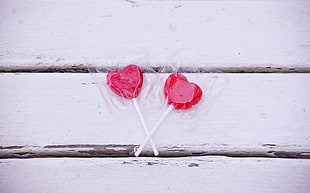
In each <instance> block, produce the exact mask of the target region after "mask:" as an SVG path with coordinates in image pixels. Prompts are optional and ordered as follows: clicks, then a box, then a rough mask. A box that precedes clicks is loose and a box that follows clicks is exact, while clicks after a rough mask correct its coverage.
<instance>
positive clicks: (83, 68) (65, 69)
mask: <svg viewBox="0 0 310 193" xmlns="http://www.w3.org/2000/svg"><path fill="white" fill-rule="evenodd" d="M121 66H123V65H120V66H119V67H118V68H122V67H121ZM248 66H252V65H248ZM96 69H100V72H103V73H107V72H109V71H111V70H115V69H117V67H88V65H84V64H78V65H67V66H66V65H64V66H53V65H50V66H49V65H47V66H40V67H35V66H31V67H26V66H23V67H20V66H9V67H4V66H0V73H88V72H95V71H96ZM142 70H143V72H144V73H172V72H178V73H310V67H296V66H295V65H291V66H289V65H287V66H286V67H280V66H279V67H277V66H274V65H266V66H264V67H257V66H256V65H253V67H203V66H202V67H190V66H188V67H179V68H177V69H175V68H172V67H171V66H165V65H162V66H160V65H157V66H150V67H143V66H142Z"/></svg>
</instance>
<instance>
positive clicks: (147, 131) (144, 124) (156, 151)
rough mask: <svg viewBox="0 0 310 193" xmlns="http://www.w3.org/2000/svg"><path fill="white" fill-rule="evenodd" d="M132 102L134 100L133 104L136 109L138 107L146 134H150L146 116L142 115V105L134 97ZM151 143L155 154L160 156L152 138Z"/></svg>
mask: <svg viewBox="0 0 310 193" xmlns="http://www.w3.org/2000/svg"><path fill="white" fill-rule="evenodd" d="M132 102H133V104H134V106H135V109H136V111H137V113H138V116H139V119H140V122H141V124H142V126H143V128H144V131H145V134H146V135H149V130H148V128H147V125H146V123H145V120H144V117H143V115H142V113H141V110H140V107H139V105H138V103H137V100H136V98H133V99H132ZM150 144H151V146H152V149H153V152H154V155H155V156H158V154H159V153H158V150H157V148H156V146H155V144H154V142H153V140H152V139H150Z"/></svg>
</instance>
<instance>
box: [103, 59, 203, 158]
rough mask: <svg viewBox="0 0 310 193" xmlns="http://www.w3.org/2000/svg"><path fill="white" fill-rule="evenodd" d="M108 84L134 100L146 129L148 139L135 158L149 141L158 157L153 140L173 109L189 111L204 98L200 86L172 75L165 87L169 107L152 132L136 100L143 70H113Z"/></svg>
mask: <svg viewBox="0 0 310 193" xmlns="http://www.w3.org/2000/svg"><path fill="white" fill-rule="evenodd" d="M107 83H108V85H109V87H110V88H111V90H112V91H113V92H115V93H116V94H117V95H119V96H121V97H124V98H128V99H131V100H132V102H133V104H134V107H135V109H136V111H137V114H138V116H139V119H140V122H141V124H142V126H143V128H144V131H145V134H146V138H145V139H144V141H143V142H142V143H141V145H140V147H139V148H138V150H137V151H136V152H135V156H137V157H138V156H139V155H140V153H141V152H142V150H143V148H144V147H145V145H146V144H147V142H148V141H150V144H151V146H152V149H153V152H154V155H155V156H158V155H159V153H158V150H157V148H156V146H155V144H154V142H153V140H152V139H151V137H152V136H153V134H154V133H155V131H156V130H157V129H158V128H159V126H160V125H161V123H162V122H163V121H164V120H165V118H166V117H167V116H168V114H169V113H170V112H171V111H172V110H173V108H174V109H176V110H185V109H189V108H191V107H192V106H194V105H196V104H197V103H198V102H199V101H200V99H201V97H202V90H201V88H200V87H199V86H198V85H196V84H195V83H191V82H188V80H187V78H186V77H185V76H184V75H182V74H179V73H173V74H171V75H170V76H169V77H168V78H167V80H166V82H165V85H164V95H165V97H166V99H167V104H168V105H169V107H168V108H167V110H166V111H165V112H164V113H163V114H162V116H161V117H160V119H159V120H158V121H157V123H156V124H155V125H154V127H153V128H152V130H151V131H149V129H148V126H147V124H146V122H145V119H144V117H143V115H142V113H141V110H140V107H139V104H138V102H137V99H136V98H137V96H138V95H139V93H140V91H141V88H142V84H143V74H142V70H141V69H140V68H139V67H138V66H136V65H128V66H126V67H125V68H124V69H123V70H113V71H111V72H109V73H108V75H107Z"/></svg>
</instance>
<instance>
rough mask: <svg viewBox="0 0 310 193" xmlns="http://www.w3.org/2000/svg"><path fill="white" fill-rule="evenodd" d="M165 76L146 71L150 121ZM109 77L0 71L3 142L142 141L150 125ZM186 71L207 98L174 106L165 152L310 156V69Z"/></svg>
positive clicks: (159, 108) (162, 137) (145, 108)
mask: <svg viewBox="0 0 310 193" xmlns="http://www.w3.org/2000/svg"><path fill="white" fill-rule="evenodd" d="M97 76H99V77H97ZM167 76H168V74H145V75H144V77H145V84H144V86H143V88H142V92H141V95H140V96H139V98H138V102H139V103H140V106H141V110H142V112H143V113H144V115H145V118H146V122H147V124H148V126H149V127H151V126H152V125H154V124H155V122H156V121H157V119H158V118H159V117H160V115H161V113H162V112H163V111H164V110H165V108H166V107H165V105H164V100H163V95H162V92H163V91H162V85H163V83H164V81H165V78H166V77H167ZM104 77H105V74H99V73H98V74H95V75H91V76H90V75H88V74H46V73H45V74H38V73H35V74H27V73H26V74H10V73H4V74H0V90H1V95H0V109H1V110H0V117H1V119H0V131H1V133H0V146H2V147H7V146H29V147H33V146H39V147H41V149H40V148H39V150H40V151H42V150H43V149H42V148H43V147H44V146H46V145H70V144H71V145H74V144H78V145H79V144H80V145H87V144H97V145H109V144H114V145H134V146H135V145H137V144H140V143H141V142H142V141H143V139H144V131H143V129H142V127H141V125H140V123H139V119H138V117H137V115H136V113H135V110H134V107H133V105H132V103H131V102H130V101H128V100H125V99H124V100H122V99H121V98H118V97H117V96H116V95H114V94H113V93H111V91H109V90H108V89H106V87H104V86H103V82H102V81H103V80H104ZM187 77H188V78H189V80H190V81H193V82H195V83H197V84H199V85H200V86H201V88H202V90H203V92H204V97H203V99H202V101H201V103H200V104H199V105H197V106H196V107H195V108H193V109H192V110H190V111H185V112H178V111H174V112H172V113H171V114H170V116H169V117H168V118H167V120H166V121H165V122H164V124H163V125H162V126H161V127H160V128H159V130H158V132H157V133H156V134H155V135H154V137H153V140H154V142H155V144H157V145H158V146H159V147H160V148H162V152H160V153H162V154H163V155H165V156H167V155H168V154H169V148H173V147H176V148H175V149H176V151H179V152H180V151H182V148H185V153H186V154H188V155H191V154H192V153H193V152H194V153H195V152H196V153H198V155H205V154H208V152H209V154H210V152H217V154H221V152H226V154H227V155H228V154H229V153H227V151H232V153H231V154H233V152H239V154H240V152H242V150H244V151H245V154H248V155H251V154H255V152H260V154H266V155H270V156H273V154H274V153H273V152H272V151H273V150H272V148H275V151H279V152H280V151H282V150H283V151H284V152H291V153H294V152H295V153H296V152H297V154H296V155H303V156H309V154H308V153H309V147H310V142H309V136H310V130H309V127H310V119H309V117H310V116H309V113H310V111H309V110H310V106H309V105H310V104H309V98H310V85H309V82H310V76H309V74H187ZM98 78H99V82H98V86H99V88H101V89H100V91H101V93H102V95H101V94H100V92H99V89H98V88H97V86H96V81H98ZM100 81H101V82H100ZM103 98H104V99H103ZM266 144H267V146H266ZM268 144H270V145H268ZM269 146H270V147H269ZM130 147H131V149H132V146H130ZM199 147H201V148H199ZM217 147H219V149H216V148H217ZM178 148H181V149H178ZM187 148H188V149H187ZM212 148H213V149H212ZM214 148H215V149H214ZM234 148H237V149H235V151H233V149H234ZM281 148H282V150H281ZM30 149H31V148H30ZM146 150H147V151H148V149H146ZM172 150H173V149H172ZM0 151H1V154H2V155H4V154H6V153H5V151H6V150H4V149H1V150H0ZM34 151H35V149H34ZM87 151H88V150H87ZM147 151H146V152H145V155H147V154H148V153H147ZM268 151H269V153H268ZM199 152H200V154H199ZM251 152H252V153H251ZM9 153H10V152H9ZM11 153H12V152H11ZM13 153H14V152H13ZM88 153H89V152H88ZM170 153H171V152H170ZM47 154H48V152H47ZM126 154H128V152H127V153H126ZM172 154H173V153H171V155H172ZM176 154H177V153H176ZM179 154H181V153H179ZM224 154H225V153H224ZM293 155H294V154H291V156H292V157H294V156H293ZM86 156H89V155H87V152H86ZM278 157H280V156H278ZM297 157H298V156H297ZM300 157H301V156H300Z"/></svg>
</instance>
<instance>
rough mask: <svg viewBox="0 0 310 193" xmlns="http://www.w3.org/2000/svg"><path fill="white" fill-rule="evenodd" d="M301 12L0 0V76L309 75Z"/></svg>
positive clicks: (251, 4) (227, 5)
mask: <svg viewBox="0 0 310 193" xmlns="http://www.w3.org/2000/svg"><path fill="white" fill-rule="evenodd" d="M309 9H310V2H309V1H113V2H108V3H107V2H104V1H87V2H86V1H61V0H51V1H37V0H31V1H27V2H25V1H21V0H13V1H6V0H1V1H0V70H1V71H2V72H4V71H12V70H15V71H35V70H38V71H53V70H55V69H63V68H64V69H69V70H67V71H75V70H77V69H78V68H77V66H81V65H83V68H81V69H82V70H83V69H84V70H85V66H87V65H89V64H92V65H96V66H99V65H104V66H110V65H115V64H117V65H124V64H128V63H136V64H139V65H141V66H143V65H144V66H153V67H156V66H157V67H158V66H161V65H169V66H170V65H171V64H174V65H177V66H180V67H193V66H195V67H199V68H201V69H202V70H204V71H211V72H219V71H224V72H232V71H237V72H242V71H244V70H245V72H257V71H262V72H265V71H280V72H290V71H295V72H300V71H304V72H309V71H310V69H309V67H310V66H309V65H310V49H309V48H310V46H309V45H310V43H309V36H310V25H309V23H310V17H309ZM81 69H80V70H79V71H81ZM242 69H243V70H242Z"/></svg>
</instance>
